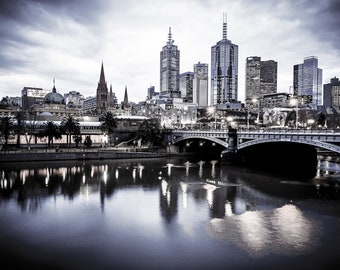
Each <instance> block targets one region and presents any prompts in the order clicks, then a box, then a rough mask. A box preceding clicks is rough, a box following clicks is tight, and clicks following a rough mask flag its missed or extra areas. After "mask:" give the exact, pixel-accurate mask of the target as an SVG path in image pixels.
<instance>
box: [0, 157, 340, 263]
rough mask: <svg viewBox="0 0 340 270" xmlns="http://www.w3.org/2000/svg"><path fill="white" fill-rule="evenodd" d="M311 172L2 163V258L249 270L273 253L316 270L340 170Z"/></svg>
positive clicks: (331, 241)
mask: <svg viewBox="0 0 340 270" xmlns="http://www.w3.org/2000/svg"><path fill="white" fill-rule="evenodd" d="M318 169H319V172H318V174H317V176H316V177H315V178H314V179H309V180H304V181H299V180H297V179H294V181H293V180H291V179H288V178H280V177H277V176H273V175H269V174H264V173H258V172H255V171H253V170H248V169H245V168H239V167H233V166H230V165H225V164H221V163H220V162H219V161H218V160H192V159H190V160H187V159H183V158H173V159H155V160H153V159H150V160H136V161H134V160H120V161H118V160H114V161H93V162H90V161H87V162H65V163H61V164H54V163H41V164H30V163H27V164H15V165H6V166H5V167H1V165H0V170H1V180H0V214H1V215H0V221H1V224H3V226H5V227H6V228H8V229H7V230H6V231H4V230H3V231H0V238H2V239H5V240H4V241H2V242H1V244H0V251H2V250H6V252H7V253H6V254H8V253H9V255H10V256H8V258H12V257H17V258H19V260H17V262H20V256H21V257H22V260H23V261H25V260H24V258H26V257H25V256H26V255H25V252H23V253H21V251H20V252H19V251H18V247H17V246H16V245H17V244H16V243H20V244H21V245H23V246H25V247H27V248H28V249H30V248H33V249H34V250H37V251H38V252H37V253H34V254H30V258H32V257H34V259H32V261H33V262H35V263H36V262H40V260H43V258H41V257H44V258H46V259H45V260H47V258H48V259H49V260H51V263H53V264H57V265H58V264H59V266H60V269H71V268H72V267H76V268H78V267H79V266H80V265H77V262H72V263H70V261H72V258H73V257H79V258H81V262H82V263H81V266H82V267H85V266H87V267H88V269H91V268H92V269H93V267H96V269H100V268H101V267H103V268H104V267H105V268H106V267H107V266H108V265H110V266H113V265H116V264H118V263H119V265H120V266H128V267H131V268H136V266H138V268H139V269H140V268H144V267H147V268H150V267H151V268H156V266H157V268H158V269H165V268H169V269H173V268H175V267H182V268H184V267H189V268H193V267H195V268H196V269H200V268H201V269H206V268H207V267H212V268H218V267H219V266H224V267H223V268H226V266H229V267H230V268H233V269H247V268H248V269H249V268H250V267H251V268H256V267H257V266H258V267H259V268H263V267H264V266H268V265H271V266H273V265H274V261H273V260H274V259H273V256H274V258H275V263H277V262H278V261H280V262H281V263H282V264H281V265H282V268H284V267H287V266H288V263H285V261H286V258H287V257H289V258H290V259H291V258H294V260H293V262H290V263H293V265H294V264H295V265H296V267H297V268H299V267H301V266H302V265H304V264H305V263H306V259H307V261H308V262H310V267H309V269H318V268H316V266H319V264H317V263H318V262H319V260H321V261H322V262H323V264H325V263H326V262H327V263H333V262H334V261H333V259H334V258H335V257H337V256H338V253H337V251H336V250H338V248H339V243H340V241H339V240H340V239H337V238H336V237H334V236H335V235H338V228H339V225H340V211H339V207H340V205H339V199H340V195H339V193H340V191H339V179H340V177H339V178H337V177H336V175H337V172H338V170H339V167H338V165H336V162H335V163H332V160H320V162H319V164H318ZM334 169H335V170H334ZM14 236H15V237H17V238H18V239H16V241H18V242H13V240H11V239H12V238H11V237H14ZM6 239H7V240H6ZM21 242H22V243H21ZM94 246H95V250H94V249H93V248H94ZM9 247H11V248H9ZM75 247H76V249H74V248H75ZM18 253H19V256H18ZM40 254H43V256H42V255H40ZM51 254H59V256H60V257H61V258H63V259H60V258H59V257H58V259H51ZM90 254H91V256H90ZM316 254H317V256H316ZM27 256H28V255H27ZM306 256H308V257H306ZM98 258H100V262H99V261H98ZM7 260H10V259H7ZM25 262H26V261H25ZM79 264H80V262H79ZM327 265H328V264H327ZM71 266H72V267H71ZM160 266H161V267H160ZM313 266H315V268H313ZM98 267H99V268H98ZM275 267H276V268H278V269H279V268H280V267H277V266H275Z"/></svg>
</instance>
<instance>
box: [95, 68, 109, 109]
mask: <svg viewBox="0 0 340 270" xmlns="http://www.w3.org/2000/svg"><path fill="white" fill-rule="evenodd" d="M108 92H109V90H108V88H107V83H106V81H105V75H104V64H103V63H102V67H101V70H100V77H99V82H98V87H97V102H96V104H97V111H98V113H103V112H105V111H106V110H107V107H108V99H107V96H108Z"/></svg>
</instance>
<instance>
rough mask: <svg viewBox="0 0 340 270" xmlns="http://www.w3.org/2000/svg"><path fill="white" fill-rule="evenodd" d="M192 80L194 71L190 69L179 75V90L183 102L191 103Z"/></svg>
mask: <svg viewBox="0 0 340 270" xmlns="http://www.w3.org/2000/svg"><path fill="white" fill-rule="evenodd" d="M193 80H194V73H193V72H191V71H188V72H184V73H182V74H180V75H179V90H180V93H181V98H182V99H183V100H184V101H185V102H190V103H192V86H193Z"/></svg>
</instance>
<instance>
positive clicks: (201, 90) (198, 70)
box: [193, 62, 209, 106]
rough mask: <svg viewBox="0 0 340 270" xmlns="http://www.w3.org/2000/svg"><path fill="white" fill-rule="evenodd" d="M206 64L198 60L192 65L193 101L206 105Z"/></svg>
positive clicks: (207, 83)
mask: <svg viewBox="0 0 340 270" xmlns="http://www.w3.org/2000/svg"><path fill="white" fill-rule="evenodd" d="M208 72H209V71H208V64H203V63H200V62H198V63H197V64H195V65H194V83H193V103H197V104H198V106H208V103H209V100H208V85H209V81H208V80H209V76H208Z"/></svg>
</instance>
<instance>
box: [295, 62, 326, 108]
mask: <svg viewBox="0 0 340 270" xmlns="http://www.w3.org/2000/svg"><path fill="white" fill-rule="evenodd" d="M293 88H294V95H295V96H299V97H301V98H302V99H303V102H304V103H305V104H310V105H311V106H312V107H313V108H317V106H320V105H322V102H323V100H322V69H320V68H318V58H317V57H315V56H310V57H306V58H305V59H304V61H303V63H302V64H297V65H294V76H293Z"/></svg>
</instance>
